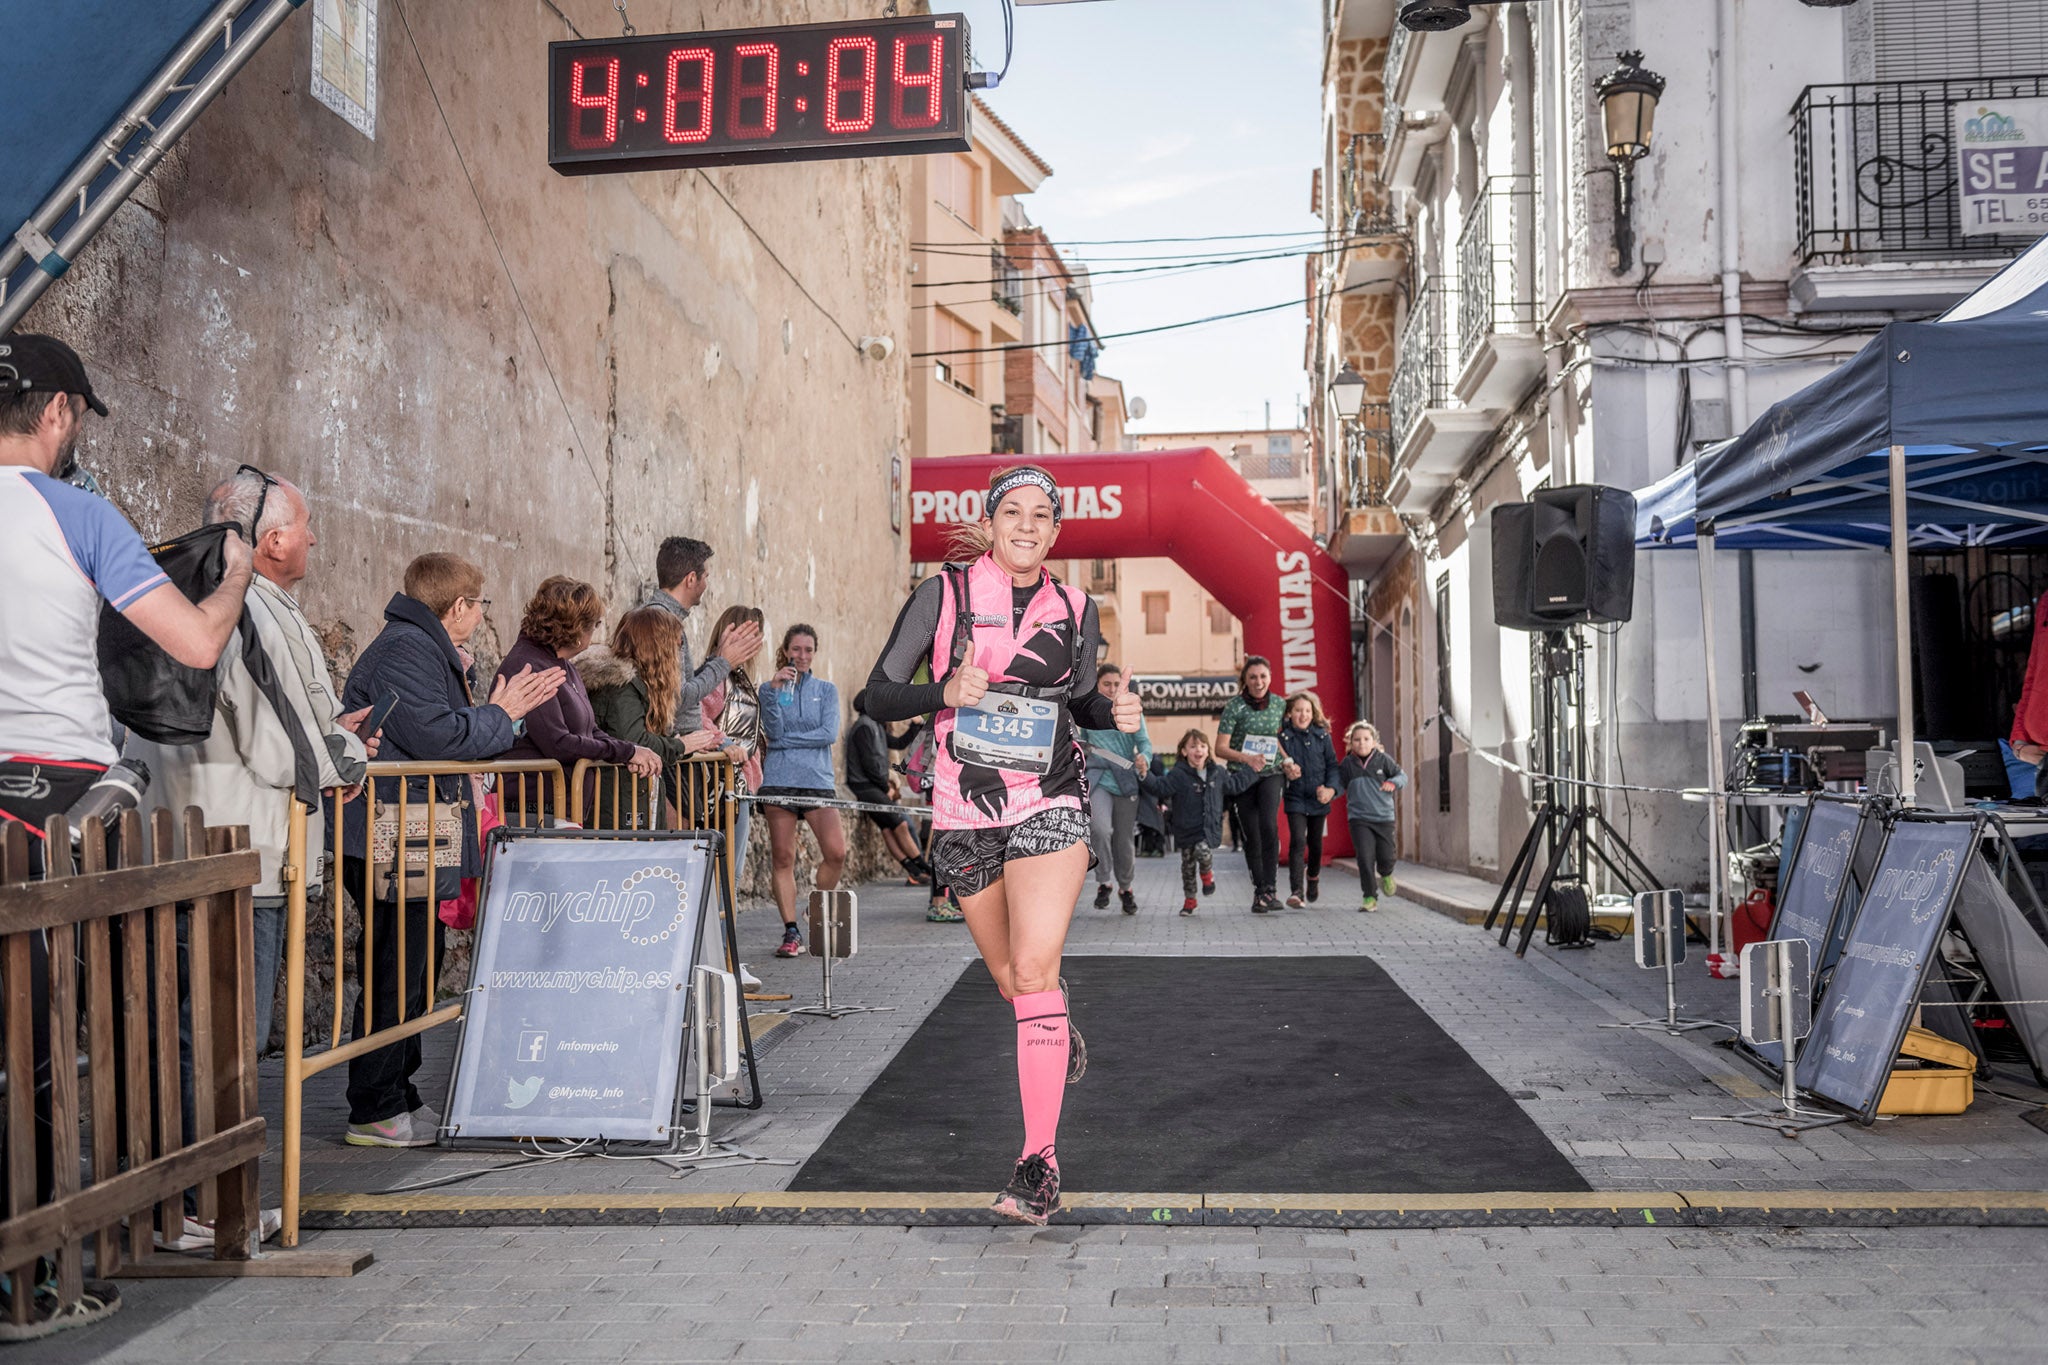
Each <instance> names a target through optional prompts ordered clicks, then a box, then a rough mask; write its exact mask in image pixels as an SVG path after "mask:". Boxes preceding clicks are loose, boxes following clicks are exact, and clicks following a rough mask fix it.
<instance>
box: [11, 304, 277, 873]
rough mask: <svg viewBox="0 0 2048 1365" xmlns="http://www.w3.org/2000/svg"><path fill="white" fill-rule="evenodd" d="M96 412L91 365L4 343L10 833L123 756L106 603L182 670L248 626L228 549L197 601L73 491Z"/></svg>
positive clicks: (245, 573) (114, 513) (47, 344)
mask: <svg viewBox="0 0 2048 1365" xmlns="http://www.w3.org/2000/svg"><path fill="white" fill-rule="evenodd" d="M88 410H90V411H92V412H95V413H98V414H99V415H101V416H103V417H104V416H105V415H106V412H107V406H106V404H104V403H102V402H101V401H100V399H99V396H98V395H97V394H95V393H94V392H93V389H92V381H91V380H90V379H89V378H87V376H86V373H85V365H84V363H83V362H81V361H80V360H79V358H78V353H77V352H75V351H73V350H72V349H71V348H70V347H69V346H67V345H65V344H64V343H63V342H61V341H58V340H57V339H56V338H54V337H47V336H41V335H38V334H36V333H33V332H10V333H8V334H7V335H5V336H0V582H4V583H5V584H6V587H5V590H4V591H0V823H4V822H19V823H21V824H23V825H25V826H27V830H28V835H29V845H30V849H31V852H30V861H31V862H32V863H39V862H40V861H41V855H42V849H41V847H40V846H41V844H42V834H41V830H42V826H43V821H44V820H45V819H47V818H48V817H49V816H51V815H56V814H61V813H62V812H64V811H66V810H69V809H70V808H71V805H72V803H73V802H75V801H76V800H77V799H78V798H79V796H80V795H82V794H83V793H84V791H85V789H86V788H87V787H90V786H91V785H92V784H93V782H94V781H95V780H97V779H98V777H99V775H100V774H101V773H103V772H105V771H106V769H107V767H108V765H109V764H111V763H113V762H114V760H115V759H116V758H118V757H119V755H118V753H117V752H116V751H115V748H114V743H113V738H112V735H113V722H112V718H111V717H110V716H109V714H108V711H107V701H106V696H105V694H104V693H103V692H102V691H101V689H100V670H99V643H98V642H99V604H100V599H102V598H104V599H106V600H107V601H108V602H111V603H112V604H113V605H114V607H115V609H116V610H118V611H119V612H120V613H121V614H122V615H124V616H126V617H127V618H128V619H129V620H130V621H132V622H133V623H134V624H135V625H136V627H137V628H139V629H140V630H141V631H142V632H143V634H145V635H147V636H149V638H150V639H152V640H154V641H156V642H157V643H158V644H159V645H161V646H163V648H164V651H165V652H166V653H167V654H169V655H170V656H171V657H172V658H174V659H176V660H177V661H178V662H179V663H181V664H185V665H187V666H188V667H192V668H212V667H213V666H214V664H215V662H216V661H217V660H218V659H219V658H220V654H221V650H222V648H223V647H224V646H225V645H226V644H227V642H228V639H229V637H230V636H231V635H233V634H234V629H235V623H236V622H237V621H238V620H240V619H241V615H242V597H243V594H244V593H245V592H246V591H247V590H248V587H249V578H250V574H251V570H252V567H253V559H252V556H251V553H250V548H249V544H248V542H247V541H246V540H244V539H243V538H241V537H240V536H229V537H227V539H226V542H225V551H224V553H225V555H226V561H227V572H226V575H225V576H224V577H223V578H222V579H221V583H220V586H219V587H218V588H216V589H214V591H213V592H211V593H210V594H208V595H207V597H206V598H205V599H204V600H203V601H200V602H196V603H195V602H192V601H190V600H188V599H187V598H186V596H185V594H184V593H182V592H180V591H179V590H178V589H177V588H176V587H175V586H174V585H173V584H172V583H171V581H170V580H169V579H168V578H166V577H165V576H164V574H163V571H162V570H160V569H159V568H158V567H157V564H156V561H155V560H154V559H152V558H150V554H149V549H148V547H147V546H145V545H144V544H143V541H142V537H141V535H140V534H138V533H137V532H136V530H135V528H134V527H133V526H130V525H129V524H128V522H127V520H126V519H125V518H123V517H122V515H121V513H120V512H119V511H118V510H116V509H115V507H114V505H113V504H112V503H110V502H108V501H107V500H106V499H105V498H100V497H95V496H94V495H93V494H91V493H88V492H85V491H84V490H83V489H79V488H74V487H72V486H71V485H70V484H69V483H66V482H64V480H66V479H68V478H69V477H70V476H71V474H72V472H73V471H74V470H75V468H76V466H77V454H78V443H79V438H80V435H81V433H82V431H83V428H84V423H85V414H86V412H87V411H88Z"/></svg>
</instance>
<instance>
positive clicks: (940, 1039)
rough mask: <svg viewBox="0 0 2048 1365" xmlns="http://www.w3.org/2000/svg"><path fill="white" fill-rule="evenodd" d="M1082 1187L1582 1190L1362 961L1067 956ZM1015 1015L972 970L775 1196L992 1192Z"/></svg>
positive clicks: (1568, 1168)
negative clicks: (1079, 1058)
mask: <svg viewBox="0 0 2048 1365" xmlns="http://www.w3.org/2000/svg"><path fill="white" fill-rule="evenodd" d="M1065 970H1066V974H1067V982H1068V985H1069V987H1070V988H1071V990H1072V994H1073V1018H1074V1023H1075V1024H1076V1025H1077V1026H1078V1027H1079V1028H1080V1029H1081V1031H1082V1033H1083V1034H1084V1035H1085V1037H1086V1038H1087V1041H1088V1058H1089V1065H1088V1074H1087V1075H1086V1076H1085V1077H1084V1078H1083V1079H1082V1080H1081V1082H1080V1083H1079V1084H1077V1085H1073V1086H1069V1087H1068V1088H1067V1092H1066V1102H1065V1110H1064V1113H1063V1115H1062V1118H1061V1123H1060V1134H1059V1155H1060V1169H1061V1173H1062V1175H1063V1176H1064V1177H1065V1179H1066V1182H1067V1183H1068V1185H1069V1186H1071V1187H1072V1188H1073V1189H1076V1190H1089V1191H1103V1192H1106V1191H1139V1190H1156V1191H1166V1192H1174V1193H1226V1192H1237V1193H1260V1194H1289V1193H1293V1194H1327V1193H1352V1192H1388V1193H1443V1194H1456V1193H1471V1192H1474V1191H1486V1190H1584V1189H1587V1188H1588V1186H1587V1185H1586V1182H1585V1181H1584V1180H1583V1179H1582V1178H1581V1177H1580V1176H1579V1174H1578V1172H1577V1171H1576V1170H1574V1169H1573V1168H1572V1164H1571V1163H1570V1162H1569V1161H1567V1160H1566V1159H1565V1157H1564V1156H1563V1155H1562V1154H1561V1153H1559V1152H1558V1150H1557V1149H1556V1148H1555V1147H1554V1146H1552V1145H1551V1143H1550V1140H1549V1139H1548V1138H1546V1137H1545V1136H1544V1135H1543V1132H1542V1130H1541V1129H1539V1128H1538V1127H1537V1126H1536V1124H1535V1123H1534V1121H1532V1120H1531V1119H1530V1118H1529V1116H1528V1115H1527V1114H1524V1113H1523V1112H1522V1110H1521V1108H1520V1107H1519V1106H1518V1105H1516V1103H1515V1102H1514V1100H1513V1099H1512V1098H1510V1097H1509V1095H1508V1093H1507V1092H1506V1091H1505V1090H1503V1089H1501V1087H1500V1086H1499V1085H1498V1084H1496V1083H1495V1082H1494V1080H1493V1078H1492V1077H1490V1076H1488V1075H1487V1074H1486V1072H1484V1071H1483V1070H1481V1069H1480V1067H1479V1064H1478V1063H1476V1062H1474V1061H1473V1060H1472V1058H1471V1057H1470V1056H1468V1055H1467V1054H1466V1052H1465V1050H1464V1049H1463V1048H1461V1047H1459V1046H1458V1044H1457V1043H1456V1042H1454V1041H1452V1039H1451V1038H1450V1036H1449V1035H1448V1034H1446V1033H1445V1032H1444V1031H1443V1030H1442V1029H1441V1028H1439V1027H1437V1025H1436V1023H1435V1021H1434V1020H1432V1019H1431V1018H1430V1017H1429V1016H1428V1015H1427V1014H1426V1013H1424V1012H1423V1009H1422V1007H1421V1006H1420V1005H1417V1004H1416V1003H1415V1002H1414V1001H1413V1000H1411V999H1409V998H1408V996H1407V994H1406V993H1405V992H1403V991H1402V990H1401V988H1400V987H1398V986H1396V985H1395V984H1394V983H1393V982H1392V981H1391V980H1390V979H1389V978H1388V976H1387V974H1386V972H1385V971H1383V970H1382V969H1381V968H1380V966H1379V964H1378V963H1376V962H1374V961H1372V960H1371V959H1370V958H1365V957H1313V958H1304V957H1069V958H1067V959H1066V964H1065ZM1016 1054H1017V1046H1016V1023H1015V1017H1014V1015H1013V1014H1012V1013H1011V1010H1010V1008H1009V1006H1008V1005H1006V1004H1005V1003H1004V1002H1003V1000H1002V997H1001V996H999V995H998V994H997V993H996V989H995V986H994V984H993V983H992V982H991V981H990V980H989V977H988V972H987V970H986V969H985V968H984V967H982V965H981V964H980V963H979V962H975V963H971V964H969V965H968V967H967V969H966V970H965V971H964V972H963V973H962V975H961V978H960V980H959V981H958V982H956V983H954V986H953V989H952V990H951V991H949V992H948V993H947V995H946V998H945V999H944V1000H941V1001H940V1002H939V1005H938V1008H936V1009H934V1010H933V1011H932V1013H931V1016H930V1017H929V1018H928V1019H926V1020H925V1022H924V1025H923V1027H921V1028H919V1029H918V1031H917V1032H916V1033H915V1034H913V1035H912V1036H911V1039H910V1041H909V1042H908V1043H906V1044H905V1045H904V1047H903V1050H902V1051H901V1052H899V1053H898V1054H897V1055H896V1057H895V1059H894V1060H892V1061H891V1062H890V1063H889V1065H888V1067H887V1068H886V1069H885V1070H884V1071H883V1072H882V1074H881V1075H880V1076H879V1077H877V1078H876V1080H875V1083H874V1084H873V1085H871V1086H869V1087H868V1090H867V1093H866V1094H864V1095H862V1096H861V1097H860V1100H859V1102H858V1103H856V1104H855V1105H854V1107H853V1109H852V1111H851V1112H850V1113H848V1114H847V1116H846V1117H845V1118H844V1119H842V1120H840V1123H839V1126H838V1127H837V1128H835V1129H834V1130H833V1132H832V1136H831V1137H830V1138H828V1139H826V1141H825V1144H824V1146H822V1147H820V1148H819V1149H818V1151H817V1153H816V1154H815V1155H813V1156H812V1157H811V1159H810V1160H809V1161H808V1162H806V1163H804V1167H803V1169H802V1170H801V1171H799V1172H798V1173H797V1176H796V1179H795V1180H794V1181H793V1182H792V1183H791V1185H790V1188H791V1189H792V1190H928V1191H935V1192H968V1191H975V1190H995V1189H998V1188H1000V1187H1001V1185H1002V1183H1003V1182H1004V1181H1005V1180H1006V1179H1008V1178H1009V1173H1010V1167H1011V1164H1012V1163H1013V1162H1015V1161H1016V1159H1017V1150H1018V1147H1019V1145H1020V1144H1021V1142H1022V1139H1023V1119H1022V1116H1021V1111H1020V1109H1019V1105H1018V1099H1017V1079H1016V1076H1017V1073H1016Z"/></svg>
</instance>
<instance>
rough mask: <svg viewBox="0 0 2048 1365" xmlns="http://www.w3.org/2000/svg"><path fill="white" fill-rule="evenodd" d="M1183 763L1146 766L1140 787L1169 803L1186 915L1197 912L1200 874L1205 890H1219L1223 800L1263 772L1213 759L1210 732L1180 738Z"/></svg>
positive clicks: (1241, 790) (1168, 822)
mask: <svg viewBox="0 0 2048 1365" xmlns="http://www.w3.org/2000/svg"><path fill="white" fill-rule="evenodd" d="M1176 752H1177V754H1178V757H1179V761H1178V762H1176V763H1175V764H1174V765H1173V767H1171V768H1169V769H1168V770H1167V771H1165V772H1163V773H1159V774H1156V775H1154V774H1150V773H1146V772H1144V771H1143V770H1142V769H1140V771H1139V775H1138V785H1139V786H1140V787H1141V788H1142V789H1143V790H1145V791H1147V792H1149V793H1151V795H1152V796H1153V797H1155V798H1156V799H1158V800H1161V801H1165V802H1167V803H1169V804H1168V809H1167V813H1166V826H1167V832H1168V833H1170V834H1171V835H1172V836H1173V845H1174V847H1175V848H1178V849H1179V850H1180V889H1181V892H1182V894H1183V896H1184V897H1185V899H1184V900H1182V901H1181V905H1180V912H1181V913H1182V914H1183V915H1192V914H1194V913H1195V880H1196V876H1197V874H1199V875H1200V878H1201V884H1202V894H1203V895H1205V896H1206V895H1209V894H1210V893H1212V892H1214V891H1215V890H1216V870H1215V848H1216V845H1218V844H1220V843H1222V842H1223V803H1224V802H1225V801H1227V800H1230V799H1231V798H1233V797H1236V796H1240V795H1242V794H1243V793H1244V792H1245V791H1246V790H1248V789H1249V788H1250V787H1251V785H1252V783H1254V782H1256V781H1258V780H1259V774H1258V773H1256V772H1253V771H1252V770H1251V769H1250V768H1240V769H1237V770H1235V771H1231V770H1229V769H1226V768H1225V767H1224V766H1223V765H1222V764H1220V763H1211V762H1210V761H1209V736H1208V735H1207V734H1206V733H1205V732H1203V731H1201V730H1190V731H1188V732H1187V733H1186V734H1184V735H1182V736H1181V738H1180V746H1179V748H1178V749H1177V751H1176Z"/></svg>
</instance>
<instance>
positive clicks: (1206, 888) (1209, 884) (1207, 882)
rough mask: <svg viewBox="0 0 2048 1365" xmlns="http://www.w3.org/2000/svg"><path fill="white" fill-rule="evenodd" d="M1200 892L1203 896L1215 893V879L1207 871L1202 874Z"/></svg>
mask: <svg viewBox="0 0 2048 1365" xmlns="http://www.w3.org/2000/svg"><path fill="white" fill-rule="evenodd" d="M1202 894H1203V895H1205V896H1213V895H1215V894H1216V879H1215V878H1214V877H1212V876H1210V875H1209V874H1207V873H1203V874H1202Z"/></svg>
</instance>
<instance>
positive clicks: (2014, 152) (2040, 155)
mask: <svg viewBox="0 0 2048 1365" xmlns="http://www.w3.org/2000/svg"><path fill="white" fill-rule="evenodd" d="M1955 116H1956V150H1957V154H1958V155H1959V156H1960V158H1961V164H1960V165H1959V167H1958V168H1957V185H1958V191H1957V192H1958V193H1959V194H1961V195H1962V204H1961V210H1962V228H1963V234H1964V235H1965V236H1985V235H1987V234H1995V233H2011V234H2014V235H2021V236H2035V237H2038V236H2041V235H2042V234H2044V233H2048V99H2031V100H1993V101H1983V102H1980V101H1976V100H1970V101H1966V102H1964V103H1962V104H1958V105H1957V106H1956V110H1955Z"/></svg>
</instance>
